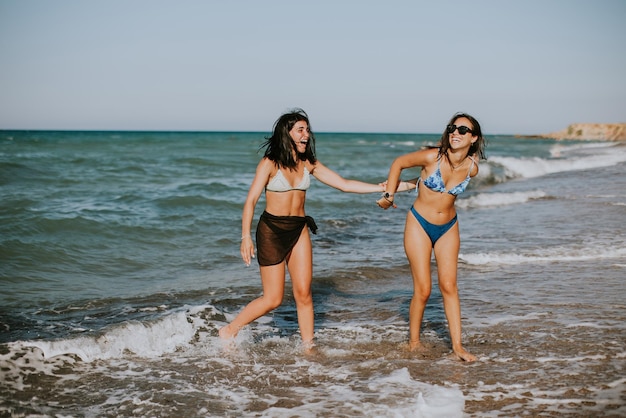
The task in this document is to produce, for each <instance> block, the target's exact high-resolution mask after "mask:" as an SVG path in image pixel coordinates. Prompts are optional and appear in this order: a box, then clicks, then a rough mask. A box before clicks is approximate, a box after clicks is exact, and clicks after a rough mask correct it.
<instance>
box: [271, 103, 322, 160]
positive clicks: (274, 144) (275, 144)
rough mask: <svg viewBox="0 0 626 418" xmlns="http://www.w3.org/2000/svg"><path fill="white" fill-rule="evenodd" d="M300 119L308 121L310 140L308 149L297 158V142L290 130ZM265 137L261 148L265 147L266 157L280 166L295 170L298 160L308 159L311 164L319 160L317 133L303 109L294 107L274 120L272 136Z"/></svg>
mask: <svg viewBox="0 0 626 418" xmlns="http://www.w3.org/2000/svg"><path fill="white" fill-rule="evenodd" d="M300 121H304V122H306V124H307V125H308V127H309V142H308V143H307V145H306V151H304V153H302V154H297V160H296V159H294V157H293V150H294V148H295V144H294V143H293V140H292V139H291V136H290V135H289V131H291V129H292V128H293V126H294V125H295V124H296V123H298V122H300ZM265 139H266V141H265V142H264V143H263V145H261V148H265V157H267V158H268V159H270V160H272V161H274V163H276V164H277V165H278V166H279V167H285V168H288V169H290V170H293V169H295V168H296V167H297V166H298V161H302V160H306V161H308V162H310V163H311V164H315V163H316V162H317V158H316V157H315V135H313V131H312V130H311V123H310V122H309V116H308V115H307V114H306V112H305V111H304V110H302V109H299V108H296V109H292V110H291V111H290V112H288V113H285V114H283V115H281V116H280V117H279V118H278V119H277V120H276V122H274V128H273V133H272V136H270V137H269V138H267V137H266V138H265Z"/></svg>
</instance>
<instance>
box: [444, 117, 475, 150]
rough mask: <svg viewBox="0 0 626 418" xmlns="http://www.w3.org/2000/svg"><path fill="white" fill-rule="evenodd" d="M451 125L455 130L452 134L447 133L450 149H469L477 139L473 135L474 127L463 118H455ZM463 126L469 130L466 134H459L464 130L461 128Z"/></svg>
mask: <svg viewBox="0 0 626 418" xmlns="http://www.w3.org/2000/svg"><path fill="white" fill-rule="evenodd" d="M453 125H456V129H455V130H454V131H453V132H451V133H448V140H449V141H450V148H452V149H458V148H463V147H466V146H467V147H469V146H470V145H471V144H473V143H474V142H476V140H477V139H478V137H477V136H475V135H474V133H473V130H474V125H472V122H471V121H470V120H469V119H468V118H466V117H463V116H462V117H460V118H457V119H455V120H454V123H453ZM463 126H464V127H465V128H467V129H469V130H468V131H467V132H465V134H461V132H459V131H460V130H461V131H464V130H465V129H463V128H461V127H463ZM459 128H461V129H459ZM448 132H449V131H448Z"/></svg>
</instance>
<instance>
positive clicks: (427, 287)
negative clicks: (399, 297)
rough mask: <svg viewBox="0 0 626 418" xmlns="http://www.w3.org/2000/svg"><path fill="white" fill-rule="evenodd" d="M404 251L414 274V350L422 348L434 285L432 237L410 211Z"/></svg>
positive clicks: (411, 312)
mask: <svg viewBox="0 0 626 418" xmlns="http://www.w3.org/2000/svg"><path fill="white" fill-rule="evenodd" d="M404 251H405V252H406V256H407V258H408V260H409V264H410V265H411V274H412V276H413V298H412V299H411V306H410V308H409V350H411V351H413V350H417V349H420V348H422V344H421V342H420V331H421V327H422V320H423V318H424V309H426V303H427V302H428V298H429V297H430V292H431V286H432V283H431V278H430V256H431V253H432V245H431V242H430V238H428V235H426V232H424V229H423V228H422V227H421V225H420V224H419V223H418V222H417V220H416V219H415V217H414V216H413V215H412V214H411V213H410V212H409V214H408V215H407V219H406V225H405V227H404Z"/></svg>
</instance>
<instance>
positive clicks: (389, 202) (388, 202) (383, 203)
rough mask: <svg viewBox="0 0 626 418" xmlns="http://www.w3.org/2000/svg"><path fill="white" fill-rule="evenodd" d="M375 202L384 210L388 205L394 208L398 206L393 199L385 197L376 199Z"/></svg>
mask: <svg viewBox="0 0 626 418" xmlns="http://www.w3.org/2000/svg"><path fill="white" fill-rule="evenodd" d="M376 203H377V204H378V206H380V207H381V208H383V209H385V210H387V209H389V208H390V207H393V208H394V209H395V208H397V207H398V206H396V204H395V203H393V200H389V199H385V198H384V197H381V198H380V199H378V200H377V201H376Z"/></svg>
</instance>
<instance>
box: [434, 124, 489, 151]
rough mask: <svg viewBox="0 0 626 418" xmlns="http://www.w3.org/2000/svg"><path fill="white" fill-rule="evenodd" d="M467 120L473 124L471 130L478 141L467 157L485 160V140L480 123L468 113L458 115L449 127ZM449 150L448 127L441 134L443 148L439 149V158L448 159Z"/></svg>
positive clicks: (472, 146) (471, 147)
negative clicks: (462, 119) (463, 119)
mask: <svg viewBox="0 0 626 418" xmlns="http://www.w3.org/2000/svg"><path fill="white" fill-rule="evenodd" d="M460 118H467V119H469V121H470V123H471V124H472V126H471V128H472V131H473V134H472V135H474V136H477V137H478V139H477V140H476V142H474V143H473V144H472V145H471V146H470V149H469V151H468V152H467V156H473V155H477V156H478V158H479V159H481V160H484V159H485V138H484V137H483V131H482V130H481V129H480V123H478V121H477V120H476V118H475V117H473V116H471V115H468V114H467V113H461V112H459V113H456V114H455V115H454V116H452V118H451V119H450V122H448V125H454V124H455V123H454V122H456V121H457V119H460ZM448 149H450V135H449V134H448V127H447V126H446V129H444V130H443V134H441V146H440V147H439V156H443V155H445V156H446V158H449V157H448Z"/></svg>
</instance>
